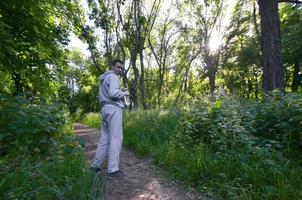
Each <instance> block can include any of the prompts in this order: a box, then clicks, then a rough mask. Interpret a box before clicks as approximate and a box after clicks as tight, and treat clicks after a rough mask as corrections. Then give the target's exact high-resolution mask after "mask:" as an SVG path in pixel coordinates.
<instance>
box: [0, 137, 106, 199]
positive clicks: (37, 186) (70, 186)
mask: <svg viewBox="0 0 302 200" xmlns="http://www.w3.org/2000/svg"><path fill="white" fill-rule="evenodd" d="M0 169H1V170H0V177H1V185H0V198H1V199H66V200H67V199H74V200H76V199H83V200H84V199H87V200H88V199H104V194H105V193H104V180H103V178H102V177H101V176H96V175H95V174H94V173H92V172H90V171H89V170H88V168H87V167H86V164H85V160H84V155H83V152H82V150H81V149H80V146H79V143H78V141H76V140H75V139H74V137H73V136H65V137H61V138H60V139H59V140H56V141H54V143H53V145H52V146H51V150H49V151H48V152H47V155H44V156H42V157H41V156H37V157H32V156H29V155H28V154H26V153H21V154H20V153H18V154H17V153H10V154H8V155H6V156H4V157H2V158H1V161H0Z"/></svg>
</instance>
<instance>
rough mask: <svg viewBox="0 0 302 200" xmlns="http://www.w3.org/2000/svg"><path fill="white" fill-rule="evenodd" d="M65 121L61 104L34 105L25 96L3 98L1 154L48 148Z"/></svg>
mask: <svg viewBox="0 0 302 200" xmlns="http://www.w3.org/2000/svg"><path fill="white" fill-rule="evenodd" d="M65 122H66V120H65V116H64V109H63V107H62V106H61V105H59V104H45V103H38V102H36V103H32V102H30V101H29V100H26V99H24V98H22V97H18V96H17V97H10V96H5V95H1V96H0V142H1V153H5V152H7V151H16V152H17V151H27V150H30V151H34V152H36V153H39V152H40V151H44V150H46V149H47V147H48V145H50V143H51V138H52V137H54V136H59V135H60V133H61V132H62V129H63V127H64V124H65Z"/></svg>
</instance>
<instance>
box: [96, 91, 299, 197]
mask: <svg viewBox="0 0 302 200" xmlns="http://www.w3.org/2000/svg"><path fill="white" fill-rule="evenodd" d="M288 98H289V99H285V100H282V99H281V100H272V101H271V102H258V103H255V102H252V103H249V102H244V101H243V102H240V101H238V100H236V99H225V100H221V101H220V100H218V101H216V102H199V103H198V104H196V105H191V107H190V108H184V109H183V110H180V109H179V110H175V109H174V110H148V111H142V110H141V111H138V112H132V113H125V115H124V144H125V145H126V146H127V148H129V149H131V150H134V151H135V152H137V153H138V154H140V155H143V156H149V157H152V158H153V159H154V160H155V162H156V163H157V164H158V165H160V166H162V167H164V168H165V169H167V171H169V172H170V175H171V176H172V177H173V178H175V179H177V180H179V181H182V182H183V183H185V184H186V185H188V186H193V187H195V188H197V189H198V190H199V191H201V192H211V193H215V194H217V195H218V196H220V197H221V198H223V199H272V200H275V199H282V200H283V199H284V200H286V199H288V200H292V199H302V168H301V160H302V157H301V155H300V156H298V157H296V158H294V159H292V157H293V156H292V155H291V153H292V152H293V151H292V149H294V147H295V146H294V145H295V140H291V139H292V138H291V137H288V136H289V135H295V136H296V138H297V136H299V132H297V130H299V128H298V126H299V123H297V122H298V121H299V120H301V110H302V108H299V107H297V108H296V106H297V103H299V102H300V103H301V99H300V100H299V98H297V99H295V98H296V97H294V99H291V97H288ZM291 101H295V104H293V105H294V106H293V107H291V106H290V104H288V102H291ZM270 113H273V114H270ZM283 113H284V114H283ZM285 113H286V117H287V118H290V119H292V120H291V121H289V122H288V121H284V120H283V118H282V117H284V115H285ZM276 117H277V118H279V119H281V120H276ZM97 120H99V119H97ZM268 124H270V126H269V125H268ZM286 130H289V131H291V134H287V132H286ZM264 133H265V134H264ZM279 135H281V136H283V137H281V138H282V140H281V139H280V140H278V138H279ZM276 136H278V137H276ZM300 154H301V152H300ZM295 155H297V154H296V153H295Z"/></svg>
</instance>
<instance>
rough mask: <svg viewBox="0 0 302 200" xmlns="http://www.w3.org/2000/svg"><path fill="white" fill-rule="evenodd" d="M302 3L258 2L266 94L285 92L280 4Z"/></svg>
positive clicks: (289, 0)
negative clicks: (277, 90)
mask: <svg viewBox="0 0 302 200" xmlns="http://www.w3.org/2000/svg"><path fill="white" fill-rule="evenodd" d="M280 2H289V3H302V2H301V1H291V0H288V1H277V0H258V5H259V14H260V17H261V38H262V44H261V47H262V61H263V63H262V68H263V90H264V92H269V91H273V90H275V89H279V90H281V91H282V92H284V90H285V69H284V66H283V61H282V56H281V34H280V18H279V13H278V3H280Z"/></svg>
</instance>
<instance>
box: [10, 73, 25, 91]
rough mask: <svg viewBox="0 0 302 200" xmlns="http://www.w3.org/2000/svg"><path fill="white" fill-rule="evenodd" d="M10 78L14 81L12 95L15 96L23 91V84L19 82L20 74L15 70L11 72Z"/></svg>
mask: <svg viewBox="0 0 302 200" xmlns="http://www.w3.org/2000/svg"><path fill="white" fill-rule="evenodd" d="M12 79H13V81H14V85H15V86H14V87H15V91H14V93H13V95H14V96H17V95H18V94H22V93H23V85H22V82H21V75H20V74H19V73H17V72H13V74H12Z"/></svg>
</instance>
